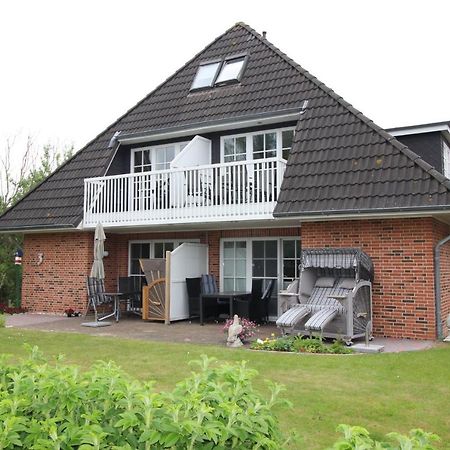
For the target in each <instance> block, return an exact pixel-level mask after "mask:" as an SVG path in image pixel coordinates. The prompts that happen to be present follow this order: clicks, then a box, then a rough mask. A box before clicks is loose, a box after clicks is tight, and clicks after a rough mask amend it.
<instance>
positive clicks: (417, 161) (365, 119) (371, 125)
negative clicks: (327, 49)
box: [236, 22, 450, 191]
mask: <svg viewBox="0 0 450 450" xmlns="http://www.w3.org/2000/svg"><path fill="white" fill-rule="evenodd" d="M236 25H239V26H241V27H243V28H245V29H246V30H247V31H248V32H250V33H252V34H253V35H254V36H255V37H256V38H257V39H259V40H260V41H261V42H262V43H264V44H265V45H266V46H267V47H269V48H270V49H271V50H272V51H274V52H275V53H276V54H277V55H278V56H280V57H281V58H283V59H284V60H285V61H286V62H287V63H289V64H290V65H291V66H293V67H294V68H295V69H297V70H298V71H299V72H300V73H301V74H302V75H304V76H305V77H306V78H308V80H309V81H311V82H312V83H314V84H315V85H316V86H317V87H318V88H319V89H321V90H322V91H323V92H325V93H326V94H328V95H329V96H330V97H332V98H333V99H334V100H336V101H337V102H338V103H339V104H340V105H341V106H343V107H344V108H346V109H347V110H348V111H349V112H351V113H352V114H353V115H354V116H356V117H358V118H359V119H360V120H361V121H362V122H364V123H365V124H366V125H367V126H368V127H369V128H371V129H372V130H373V131H375V132H376V133H378V134H379V135H380V136H381V137H382V138H384V139H385V140H386V142H388V143H389V144H391V145H393V146H394V147H395V148H396V149H397V150H399V151H400V152H401V153H403V154H404V155H405V156H406V157H407V158H409V159H410V160H412V161H413V163H414V164H417V165H418V166H419V167H420V168H421V169H422V170H424V171H425V172H427V173H428V174H429V175H430V176H431V177H433V178H435V179H436V180H437V181H438V182H439V183H440V184H442V185H443V186H444V187H445V188H446V189H447V190H449V191H450V180H449V179H448V178H446V177H445V176H443V175H442V174H441V173H440V172H439V171H437V170H436V169H435V168H434V167H433V166H431V165H430V164H428V163H427V162H426V161H425V160H424V159H422V158H421V157H420V156H419V155H417V153H415V152H413V151H412V150H411V149H410V148H409V147H407V146H406V145H404V144H402V143H400V142H399V141H398V140H397V139H396V138H395V137H394V136H392V135H391V134H389V133H388V132H387V131H385V130H384V129H383V128H381V127H380V126H379V125H377V124H376V123H375V122H374V121H373V120H371V119H369V118H368V117H367V116H365V115H364V114H363V113H362V112H361V111H358V110H357V109H356V108H355V107H354V106H353V105H352V104H350V103H349V102H347V101H346V100H344V98H342V97H341V96H340V95H338V94H337V93H336V92H334V91H333V89H331V88H330V87H328V86H327V85H326V84H325V83H323V82H322V81H320V80H319V79H318V78H316V77H315V76H314V75H312V74H311V73H310V72H308V71H307V70H306V69H304V68H303V67H302V66H301V65H300V64H298V63H297V62H295V61H294V60H293V59H292V58H290V57H289V56H288V55H286V53H284V52H283V51H281V50H280V49H279V48H278V47H276V46H275V45H274V44H272V43H271V42H269V41H268V40H267V39H266V38H264V37H263V36H261V35H260V34H259V33H258V32H257V31H255V30H254V29H253V28H252V27H250V26H249V25H247V24H245V23H243V22H239V23H237V24H236Z"/></svg>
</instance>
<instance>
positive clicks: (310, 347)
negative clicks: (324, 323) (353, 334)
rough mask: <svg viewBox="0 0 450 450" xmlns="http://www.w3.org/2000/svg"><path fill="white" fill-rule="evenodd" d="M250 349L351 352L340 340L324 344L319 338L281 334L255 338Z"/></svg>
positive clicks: (343, 353) (329, 352)
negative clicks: (280, 335) (279, 335)
mask: <svg viewBox="0 0 450 450" xmlns="http://www.w3.org/2000/svg"><path fill="white" fill-rule="evenodd" d="M251 349H252V350H269V351H275V352H290V353H325V354H333V355H345V354H349V353H353V350H352V349H351V348H348V347H346V346H345V344H343V343H342V341H339V340H336V341H334V342H333V343H332V344H326V343H324V342H323V341H322V340H321V339H319V338H303V337H301V336H283V337H274V335H272V337H271V338H266V339H264V340H262V339H257V340H256V341H253V342H252V345H251Z"/></svg>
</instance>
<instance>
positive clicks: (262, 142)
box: [253, 133, 277, 159]
mask: <svg viewBox="0 0 450 450" xmlns="http://www.w3.org/2000/svg"><path fill="white" fill-rule="evenodd" d="M275 156H277V133H263V134H255V135H254V136H253V159H260V158H274V157H275Z"/></svg>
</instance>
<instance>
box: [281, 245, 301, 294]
mask: <svg viewBox="0 0 450 450" xmlns="http://www.w3.org/2000/svg"><path fill="white" fill-rule="evenodd" d="M281 242H282V249H283V255H282V262H283V268H282V270H283V289H285V288H286V287H287V285H288V284H289V283H291V282H292V281H293V280H295V279H296V278H298V277H299V276H300V272H299V270H300V269H299V265H300V262H301V261H300V258H301V246H300V239H283V240H282V241H281Z"/></svg>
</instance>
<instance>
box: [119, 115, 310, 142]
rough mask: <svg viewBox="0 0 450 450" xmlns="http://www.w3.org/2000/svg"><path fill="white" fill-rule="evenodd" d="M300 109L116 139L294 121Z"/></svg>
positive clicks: (143, 138)
mask: <svg viewBox="0 0 450 450" xmlns="http://www.w3.org/2000/svg"><path fill="white" fill-rule="evenodd" d="M300 115H301V111H299V110H297V111H295V112H289V113H285V114H279V115H273V116H266V117H264V116H261V117H253V118H251V119H242V120H237V121H227V122H220V123H216V124H212V125H201V124H199V125H193V126H190V127H189V128H175V129H167V130H164V129H161V130H155V131H149V132H148V133H143V134H138V135H136V136H133V135H132V134H129V135H123V136H122V137H121V136H120V135H119V136H118V138H117V140H118V141H119V142H120V143H121V144H138V143H141V142H149V141H157V140H160V139H173V138H178V137H183V136H192V135H197V134H202V133H213V132H216V131H224V130H229V129H230V128H233V129H239V128H249V127H254V126H261V125H270V124H273V123H277V122H287V121H296V120H298V119H299V117H300Z"/></svg>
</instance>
